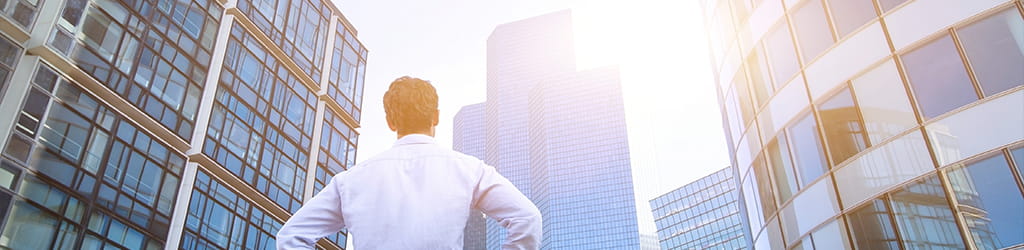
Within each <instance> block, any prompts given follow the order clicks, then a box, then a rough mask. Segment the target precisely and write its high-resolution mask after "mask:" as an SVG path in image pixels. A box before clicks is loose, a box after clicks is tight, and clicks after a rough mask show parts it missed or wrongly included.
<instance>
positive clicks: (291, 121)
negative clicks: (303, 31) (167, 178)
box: [203, 24, 317, 212]
mask: <svg viewBox="0 0 1024 250" xmlns="http://www.w3.org/2000/svg"><path fill="white" fill-rule="evenodd" d="M218 86H219V87H218V88H217V95H216V99H217V101H216V103H215V104H214V107H213V113H212V115H211V116H210V127H209V130H207V133H206V135H207V137H206V142H205V143H204V146H203V147H204V148H203V153H205V154H206V155H208V156H210V157H211V158H213V159H214V161H216V162H217V163H219V164H220V165H221V166H223V167H225V168H227V169H228V171H231V173H234V174H235V175H237V176H238V177H239V178H241V179H242V180H244V181H245V182H247V183H249V185H252V186H253V187H254V188H256V190H259V191H260V192H261V193H263V194H265V195H267V197H268V198H270V199H271V200H273V201H274V202H276V203H277V205H279V206H281V207H282V208H284V209H285V210H288V211H291V212H295V211H297V210H298V209H299V206H300V203H301V200H302V194H303V189H304V187H305V183H306V175H305V173H306V163H307V161H308V160H309V153H310V152H309V145H311V144H312V131H313V125H314V124H313V123H314V122H313V120H314V116H315V114H314V113H315V112H316V108H315V102H316V100H317V98H316V96H315V94H314V93H313V92H311V91H310V90H309V89H307V88H306V86H305V85H303V84H300V83H299V81H298V79H296V78H295V76H294V75H293V74H291V73H290V72H289V71H287V69H286V68H285V67H284V66H283V65H281V64H280V63H278V62H277V61H276V60H275V59H274V57H272V56H270V55H269V54H268V53H267V52H266V51H264V50H263V49H262V47H261V46H260V45H259V43H258V42H256V40H255V39H254V38H253V37H252V35H249V34H248V33H247V31H245V30H244V29H242V27H241V26H239V25H238V24H235V25H234V26H232V29H231V40H229V41H228V48H227V53H226V55H225V60H224V69H223V71H222V72H221V78H220V83H219V85H218Z"/></svg>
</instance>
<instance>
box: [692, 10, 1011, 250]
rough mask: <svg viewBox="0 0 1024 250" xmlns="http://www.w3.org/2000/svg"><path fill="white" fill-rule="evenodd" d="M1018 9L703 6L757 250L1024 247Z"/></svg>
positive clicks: (740, 181) (724, 115) (725, 117)
mask: <svg viewBox="0 0 1024 250" xmlns="http://www.w3.org/2000/svg"><path fill="white" fill-rule="evenodd" d="M1022 11H1024V6H1022V2H1020V1H1014V0H983V1H958V0H876V1H846V0H805V1H799V0H790V1H777V0H762V1H704V13H705V16H706V18H705V21H706V24H707V30H708V38H709V39H710V41H709V44H710V47H711V54H712V56H711V57H712V61H713V64H714V69H715V74H716V76H717V80H718V91H719V94H720V99H719V100H720V101H721V104H722V106H721V109H722V111H723V117H724V118H723V119H724V122H723V124H725V125H724V126H725V127H726V131H728V132H727V137H728V141H729V143H728V144H729V145H730V150H731V153H732V156H733V158H732V163H733V164H734V165H735V166H737V167H738V169H739V171H738V173H739V175H738V176H739V178H738V180H739V181H738V182H739V183H740V184H739V186H740V190H741V197H742V199H743V200H744V204H745V207H746V213H747V216H748V218H749V228H750V230H751V232H752V237H753V242H754V247H755V249H787V248H801V249H807V248H814V249H850V248H856V249H965V248H969V249H1003V248H1013V247H1021V246H1022V245H1024V231H1022V230H1024V227H1021V225H1024V213H1021V211H1024V194H1022V193H1024V192H1022V190H1024V186H1022V184H1024V181H1022V179H1021V175H1022V174H1024V173H1022V171H1024V129H1021V128H1024V87H1022V86H1021V85H1024V74H1022V73H1021V69H1022V68H1024V18H1022V15H1021V13H1022Z"/></svg>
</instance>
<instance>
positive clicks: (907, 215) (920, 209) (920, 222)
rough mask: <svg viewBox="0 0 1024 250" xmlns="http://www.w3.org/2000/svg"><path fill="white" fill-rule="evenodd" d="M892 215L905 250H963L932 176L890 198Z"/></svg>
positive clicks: (962, 244) (938, 185)
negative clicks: (937, 249)
mask: <svg viewBox="0 0 1024 250" xmlns="http://www.w3.org/2000/svg"><path fill="white" fill-rule="evenodd" d="M891 196H892V211H893V216H894V218H895V219H896V225H897V227H898V228H899V230H900V231H899V232H900V236H901V239H900V240H901V241H902V242H903V246H905V247H906V248H908V249H934V248H942V249H964V248H965V247H964V242H963V239H962V238H961V237H960V231H959V229H958V228H957V225H956V219H954V217H953V212H952V211H950V210H949V203H948V202H947V199H946V193H945V191H944V190H943V187H942V184H941V183H940V182H939V177H938V176H935V175H932V176H930V177H926V178H925V179H923V180H918V181H914V182H912V183H911V184H910V185H907V186H905V187H903V188H902V189H900V190H898V191H896V192H894V193H892V194H891Z"/></svg>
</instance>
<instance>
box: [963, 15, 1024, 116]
mask: <svg viewBox="0 0 1024 250" xmlns="http://www.w3.org/2000/svg"><path fill="white" fill-rule="evenodd" d="M957 33H958V34H959V38H960V42H961V43H962V44H963V47H964V50H966V51H967V52H966V54H967V59H968V60H970V62H971V68H973V69H974V76H975V77H976V78H977V79H978V83H979V84H981V90H982V91H983V92H984V93H985V95H986V96H989V95H993V94H996V93H999V92H1002V91H1004V90H1007V89H1010V88H1013V87H1016V86H1020V85H1022V84H1024V73H1022V72H1021V71H1022V70H1021V69H1024V19H1022V18H1021V16H1020V12H1018V11H1017V9H1016V8H1009V9H1007V10H1005V11H1002V12H999V13H997V14H995V15H993V16H991V17H988V18H985V19H983V20H981V21H977V22H975V23H973V24H970V25H969V26H967V27H963V28H961V29H960V30H958V31H957Z"/></svg>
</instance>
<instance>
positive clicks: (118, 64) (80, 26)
mask: <svg viewBox="0 0 1024 250" xmlns="http://www.w3.org/2000/svg"><path fill="white" fill-rule="evenodd" d="M126 5H130V6H126ZM220 17H221V7H220V5H219V4H218V3H217V1H198V0H191V1H164V2H160V3H157V4H153V3H151V2H150V1H134V2H133V3H122V2H119V1H95V2H88V1H80V0H74V1H66V2H64V6H63V10H62V12H61V18H59V19H58V21H57V24H58V25H57V29H56V30H55V31H54V33H53V34H52V37H51V39H50V41H49V44H50V46H52V47H53V48H55V49H57V50H58V51H60V52H62V53H64V55H65V56H67V57H68V58H70V59H71V60H72V61H73V63H74V64H75V65H76V66H78V68H80V69H82V70H83V71H85V72H86V73H88V74H89V75H90V76H92V77H93V78H95V79H96V80H98V81H99V82H100V83H102V84H104V85H106V86H107V87H108V88H110V89H111V90H113V91H114V92H116V93H117V94H118V95H120V96H121V97H122V98H124V99H125V100H127V101H128V102H130V103H132V104H133V105H135V106H136V107H138V108H139V109H140V110H142V111H143V112H145V113H146V114H148V115H149V116H151V117H153V119H155V120H156V121H157V122H160V123H161V124H162V125H164V126H165V127H167V128H168V129H170V130H171V131H172V132H174V133H175V134H177V135H178V136H179V137H181V138H189V137H190V136H192V130H193V129H194V126H195V121H196V118H197V117H196V114H197V112H198V109H199V100H200V99H202V98H201V95H202V86H203V84H202V83H203V82H205V81H206V73H207V72H208V71H209V70H208V67H209V64H210V58H211V56H210V55H211V54H212V53H213V40H214V39H215V38H216V35H217V34H216V33H217V30H218V24H219V22H220Z"/></svg>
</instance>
